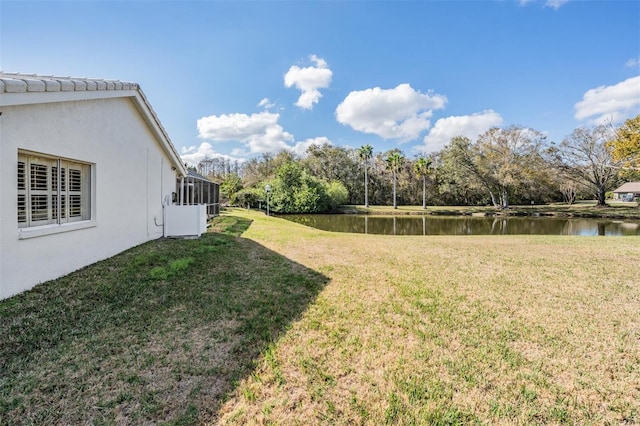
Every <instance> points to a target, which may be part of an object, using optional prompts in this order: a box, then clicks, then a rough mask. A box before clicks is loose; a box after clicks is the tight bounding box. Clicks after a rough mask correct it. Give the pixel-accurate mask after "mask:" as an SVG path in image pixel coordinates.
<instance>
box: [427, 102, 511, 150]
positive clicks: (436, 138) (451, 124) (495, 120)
mask: <svg viewBox="0 0 640 426" xmlns="http://www.w3.org/2000/svg"><path fill="white" fill-rule="evenodd" d="M501 124H502V116H501V115H500V114H498V113H497V112H495V111H493V110H486V111H482V112H479V113H475V114H471V115H458V116H451V117H446V118H441V119H439V120H438V121H436V124H435V125H434V126H433V128H432V129H431V131H429V134H428V135H427V136H425V137H424V145H419V146H417V147H416V148H415V149H416V150H417V151H420V152H425V153H429V152H436V151H439V150H441V149H442V148H444V147H445V145H447V144H448V143H449V142H451V138H454V137H456V136H465V137H467V138H469V139H472V140H474V139H476V138H477V137H478V136H479V135H480V134H482V133H484V132H485V131H487V130H489V129H490V128H492V127H496V126H499V125H501Z"/></svg>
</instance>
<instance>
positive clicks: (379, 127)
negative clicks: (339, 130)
mask: <svg viewBox="0 0 640 426" xmlns="http://www.w3.org/2000/svg"><path fill="white" fill-rule="evenodd" d="M446 102H447V98H446V97H445V96H442V95H437V94H433V93H431V92H429V93H421V92H420V91H416V90H414V89H413V88H412V87H411V86H410V85H409V84H406V83H405V84H400V85H398V86H397V87H396V88H394V89H381V88H379V87H375V88H373V89H366V90H361V91H353V92H351V93H349V94H348V95H347V97H346V98H345V99H344V100H343V101H342V103H341V104H340V105H338V107H337V108H336V119H337V120H338V122H340V123H342V124H345V125H348V126H351V127H352V128H353V129H355V130H357V131H360V132H363V133H371V134H374V135H378V136H380V137H382V138H384V139H398V140H402V141H408V140H412V139H415V138H417V137H418V136H419V135H420V133H421V132H422V131H424V130H426V129H428V128H429V126H430V125H431V122H430V121H429V118H430V117H431V115H432V114H433V110H436V109H441V108H444V105H445V103H446Z"/></svg>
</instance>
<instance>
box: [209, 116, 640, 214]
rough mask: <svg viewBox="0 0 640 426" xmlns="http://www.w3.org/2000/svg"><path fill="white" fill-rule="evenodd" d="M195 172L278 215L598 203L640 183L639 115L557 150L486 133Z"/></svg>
mask: <svg viewBox="0 0 640 426" xmlns="http://www.w3.org/2000/svg"><path fill="white" fill-rule="evenodd" d="M198 172H199V173H201V174H203V175H205V176H207V177H209V178H211V179H213V180H216V181H218V182H221V194H222V197H223V200H222V201H223V202H226V203H229V204H231V205H240V206H247V205H249V206H254V207H257V206H259V205H260V204H261V203H263V202H265V200H266V191H265V185H267V184H269V185H270V187H271V192H270V197H271V206H272V210H273V211H274V212H282V213H293V212H324V211H331V210H332V209H335V208H336V207H337V206H339V205H342V204H353V205H365V206H367V207H368V206H369V205H393V207H394V208H395V207H397V206H398V205H422V206H423V208H426V207H427V206H428V205H489V204H490V205H493V206H494V207H496V208H501V209H507V208H509V206H510V205H511V204H531V203H535V204H543V203H548V202H556V201H564V202H567V203H572V202H574V201H575V200H576V199H581V198H583V199H594V198H595V199H596V200H597V202H598V205H602V206H603V205H605V203H606V198H607V193H608V192H610V191H612V190H613V189H615V188H616V187H617V186H618V185H620V184H621V183H623V182H625V181H630V180H640V115H638V116H636V117H635V118H632V119H629V120H627V121H626V122H625V123H624V124H623V125H621V126H619V127H617V128H616V127H614V126H612V125H599V126H593V127H579V128H577V129H576V130H574V131H573V132H572V133H571V134H570V135H568V136H567V137H565V138H564V139H563V140H562V141H561V142H560V143H554V142H550V141H548V140H547V138H546V136H545V135H544V134H543V133H541V132H539V131H537V130H535V129H531V128H527V127H521V126H510V127H505V128H492V129H489V130H487V131H486V132H484V133H483V134H481V135H480V136H478V138H477V139H476V140H471V139H469V138H466V137H462V136H459V137H454V138H452V139H451V141H450V143H449V144H448V145H447V146H445V147H444V148H443V149H442V150H440V151H439V152H436V153H433V154H431V155H429V156H415V157H413V158H411V157H409V156H407V155H406V154H405V153H404V152H402V151H401V150H400V149H398V148H394V149H392V150H389V151H385V152H374V150H373V148H372V147H371V145H363V146H361V147H359V148H349V147H339V146H334V145H330V144H324V145H312V146H310V147H309V148H308V150H307V152H306V155H305V156H297V155H295V154H294V153H292V152H290V151H282V152H280V153H277V154H263V155H262V156H260V157H257V158H253V159H251V160H249V161H247V162H244V163H242V164H238V163H237V162H234V163H233V164H232V163H230V162H229V161H228V160H224V159H208V160H204V161H202V162H201V163H200V164H199V165H198Z"/></svg>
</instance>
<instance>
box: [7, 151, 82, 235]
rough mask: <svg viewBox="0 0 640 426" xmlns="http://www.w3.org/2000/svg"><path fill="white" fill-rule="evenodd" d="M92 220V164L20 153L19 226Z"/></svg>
mask: <svg viewBox="0 0 640 426" xmlns="http://www.w3.org/2000/svg"><path fill="white" fill-rule="evenodd" d="M89 219H91V165H90V164H86V163H81V162H77V161H73V160H68V159H64V158H55V157H50V156H46V155H40V154H32V153H21V152H19V153H18V227H20V228H27V227H32V226H39V225H48V224H62V223H69V222H78V221H82V220H89Z"/></svg>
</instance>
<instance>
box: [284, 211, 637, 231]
mask: <svg viewBox="0 0 640 426" xmlns="http://www.w3.org/2000/svg"><path fill="white" fill-rule="evenodd" d="M282 217H283V218H284V219H288V220H291V221H293V222H297V223H300V224H303V225H307V226H311V227H313V228H317V229H322V230H325V231H333V232H351V233H358V234H381V235H583V236H596V235H600V236H622V235H634V236H637V235H640V221H614V220H604V219H576V218H549V217H532V216H531V217H469V216H423V215H421V216H374V215H286V216H282Z"/></svg>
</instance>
